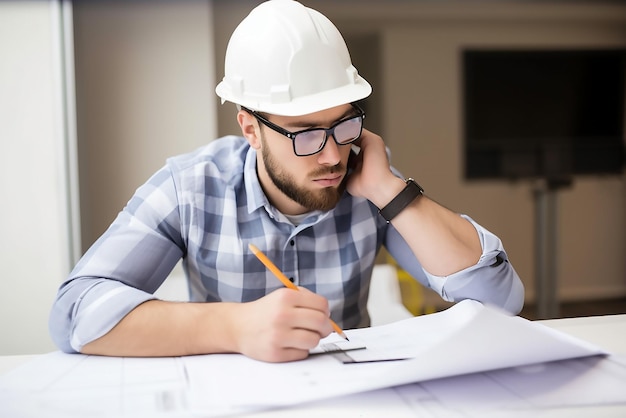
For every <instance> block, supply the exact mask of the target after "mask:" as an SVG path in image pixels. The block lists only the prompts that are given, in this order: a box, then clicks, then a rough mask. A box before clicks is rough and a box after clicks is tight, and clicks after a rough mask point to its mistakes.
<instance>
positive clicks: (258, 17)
mask: <svg viewBox="0 0 626 418" xmlns="http://www.w3.org/2000/svg"><path fill="white" fill-rule="evenodd" d="M224 67H225V68H224V72H225V76H224V79H223V80H222V81H221V82H220V83H219V84H218V86H217V87H216V89H215V92H216V93H217V95H218V96H219V97H221V98H222V103H224V102H225V101H229V102H233V103H235V104H239V105H242V106H244V107H247V108H250V109H253V110H258V111H261V112H267V113H270V114H275V115H283V116H298V115H305V114H309V113H313V112H317V111H320V110H324V109H329V108H331V107H335V106H339V105H342V104H346V103H351V102H355V101H357V100H360V99H363V98H365V97H367V96H369V95H370V93H371V92H372V87H371V86H370V85H369V83H368V82H367V81H366V80H365V79H364V78H363V77H361V76H359V74H358V72H357V70H356V68H354V66H353V65H352V62H351V60H350V54H349V52H348V48H347V47H346V43H345V41H344V40H343V37H342V36H341V34H340V33H339V31H338V30H337V28H336V27H335V25H333V23H332V22H331V21H330V20H328V18H326V17H325V16H324V15H322V14H321V13H319V12H318V11H316V10H313V9H310V8H308V7H305V6H303V5H302V4H300V3H298V2H297V1H294V0H270V1H267V2H265V3H262V4H260V5H259V6H257V7H256V8H255V9H254V10H252V12H250V14H249V15H248V16H247V17H246V18H245V19H244V20H243V21H242V22H241V23H240V24H239V26H238V27H237V28H236V29H235V31H234V32H233V34H232V36H231V38H230V41H229V42H228V48H227V50H226V59H225V66H224Z"/></svg>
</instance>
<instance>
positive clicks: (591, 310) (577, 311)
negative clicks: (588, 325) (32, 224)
mask: <svg viewBox="0 0 626 418" xmlns="http://www.w3.org/2000/svg"><path fill="white" fill-rule="evenodd" d="M613 314H626V298H616V299H603V300H596V301H581V302H564V303H561V306H560V308H559V318H572V317H576V316H596V315H613ZM520 316H522V317H524V318H527V319H537V315H536V310H535V306H534V305H532V304H527V305H525V306H524V308H523V309H522V312H521V313H520Z"/></svg>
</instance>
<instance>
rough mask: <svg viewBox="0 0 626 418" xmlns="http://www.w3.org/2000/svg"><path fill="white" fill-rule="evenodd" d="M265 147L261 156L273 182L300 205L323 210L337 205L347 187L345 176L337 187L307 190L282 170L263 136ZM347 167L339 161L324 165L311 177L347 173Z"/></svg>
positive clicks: (311, 209)
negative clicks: (330, 165)
mask: <svg viewBox="0 0 626 418" xmlns="http://www.w3.org/2000/svg"><path fill="white" fill-rule="evenodd" d="M262 142H263V147H262V148H261V156H262V157H263V163H264V164H265V170H266V171H267V174H268V176H269V178H270V180H272V183H274V185H275V186H276V187H277V188H278V189H279V190H280V191H281V192H282V193H283V194H285V195H286V196H287V197H289V198H290V199H291V200H293V201H294V202H296V203H298V204H299V205H300V206H303V207H305V208H306V209H307V210H309V211H314V210H321V211H328V210H331V209H332V208H334V207H335V206H337V203H338V202H339V199H340V198H341V195H342V194H343V192H344V190H345V189H346V177H344V178H343V180H342V181H341V184H340V185H339V186H337V187H326V188H323V189H316V190H307V189H305V188H302V187H300V186H298V185H297V184H296V182H295V180H294V178H293V176H292V175H290V174H288V173H286V172H285V171H284V170H282V168H281V166H280V164H279V163H278V162H277V161H276V159H275V158H274V156H273V155H272V154H271V153H270V151H269V147H268V146H267V144H266V142H265V140H264V138H262ZM345 171H346V167H345V165H344V164H343V163H341V162H340V163H339V164H337V165H335V166H332V167H323V168H320V169H319V170H316V171H315V172H313V173H311V177H320V176H323V175H325V174H334V173H345Z"/></svg>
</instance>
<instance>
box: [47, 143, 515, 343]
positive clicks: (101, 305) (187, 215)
mask: <svg viewBox="0 0 626 418" xmlns="http://www.w3.org/2000/svg"><path fill="white" fill-rule="evenodd" d="M468 219H469V218H468ZM470 221H471V219H470ZM472 223H473V224H474V225H475V227H476V228H477V230H478V232H479V236H480V239H481V243H482V245H483V256H482V257H481V260H480V261H479V262H478V264H477V265H475V266H473V267H470V268H468V269H466V270H463V271H462V272H459V273H455V274H454V275H452V276H448V277H436V276H432V275H430V274H428V273H427V272H425V271H424V270H423V269H422V268H421V266H420V264H419V262H418V261H417V259H416V258H415V257H414V256H413V254H412V252H411V251H410V250H409V248H408V246H407V245H406V243H405V242H404V240H403V239H402V238H401V237H400V235H399V234H398V232H397V231H396V230H395V229H394V228H393V227H392V226H391V225H388V224H387V223H386V222H385V221H384V220H383V219H382V217H381V216H380V215H379V214H378V209H377V208H376V207H375V206H374V205H373V204H372V203H370V202H369V201H368V200H366V199H363V198H356V197H352V196H350V195H349V194H348V193H344V195H343V197H342V198H341V200H340V202H339V204H338V205H337V206H336V207H335V208H334V209H332V210H330V211H328V212H319V211H318V212H312V213H310V214H309V215H308V216H307V217H306V218H305V219H304V220H303V221H302V222H301V223H300V224H299V225H298V226H294V225H293V224H292V223H291V222H290V221H289V220H288V219H287V218H286V217H285V216H284V215H283V214H282V213H280V212H279V211H278V210H276V208H274V207H273V206H272V205H271V204H270V203H269V202H268V200H267V197H266V196H265V194H264V193H263V190H262V188H261V186H260V183H259V180H258V178H257V175H256V151H255V150H254V149H252V148H250V147H249V145H248V143H247V142H246V141H245V139H244V138H241V137H235V136H228V137H224V138H221V139H218V140H216V141H213V142H211V143H209V144H208V145H206V146H204V147H203V148H201V149H199V150H197V151H195V152H192V153H190V154H186V155H182V156H178V157H174V158H170V159H168V161H167V164H166V165H165V167H163V168H162V169H161V170H159V171H158V172H157V173H156V174H154V175H153V176H152V177H151V178H150V179H149V180H148V182H147V183H146V184H144V185H143V186H141V187H140V188H139V189H138V190H137V191H136V193H135V195H134V196H133V197H132V198H131V200H130V201H129V202H128V205H127V206H126V207H125V208H124V210H123V211H122V212H120V214H119V215H118V217H117V218H116V219H115V221H114V222H113V224H112V225H111V226H110V227H109V229H108V230H107V231H106V232H105V233H104V234H103V236H102V237H101V238H100V239H99V240H98V241H96V243H94V245H93V246H92V247H91V248H90V249H89V251H88V252H87V253H86V254H85V255H84V256H83V257H82V259H81V260H80V261H79V263H78V264H77V265H76V267H75V268H74V270H73V271H72V272H71V274H70V277H69V278H68V280H67V281H66V282H65V283H64V284H63V285H62V286H61V288H60V290H59V293H58V295H57V300H56V301H55V303H54V306H53V309H52V313H51V316H50V330H51V334H52V337H53V340H54V341H55V342H56V344H57V345H58V346H59V347H60V348H61V349H62V350H64V351H67V352H72V351H80V349H81V348H82V346H83V345H85V344H86V343H88V342H90V341H93V340H94V339H96V338H98V337H100V336H102V335H104V334H105V333H107V332H108V331H109V330H110V329H111V328H112V327H113V326H115V324H117V323H118V322H119V321H120V320H121V319H122V318H123V317H124V316H125V315H126V314H127V313H128V312H130V311H131V310H132V309H133V308H135V307H136V306H137V305H139V304H140V303H143V302H145V301H147V300H150V299H154V298H155V297H154V296H153V294H152V293H154V291H156V289H157V288H158V287H159V286H160V285H161V284H162V282H163V281H164V280H165V279H166V277H167V276H168V274H169V273H170V272H171V270H172V269H173V267H174V266H175V265H176V263H177V262H178V261H179V260H180V259H181V257H182V258H183V268H184V270H185V273H186V275H187V278H188V282H189V294H190V300H191V301H196V302H218V301H228V302H247V301H252V300H255V299H258V298H260V297H262V296H264V295H266V294H267V293H269V292H272V291H273V290H275V289H278V288H280V287H282V285H281V283H280V282H279V281H278V280H277V279H276V278H275V277H274V276H273V275H272V273H271V272H269V271H268V270H267V269H266V268H265V267H264V265H263V264H262V263H261V262H259V260H258V259H257V258H256V257H255V256H254V255H253V254H252V253H251V252H250V251H249V250H248V244H249V243H252V244H254V245H256V246H257V247H258V248H259V249H261V250H262V251H263V252H264V253H265V254H266V255H267V256H268V257H269V258H270V259H271V260H272V261H274V263H275V264H276V265H277V266H278V267H279V268H280V269H281V270H282V271H283V272H284V273H285V274H286V275H287V276H288V277H290V278H293V281H294V283H295V284H297V285H298V286H302V287H306V288H308V289H310V290H312V291H314V292H316V293H318V294H320V295H323V296H324V297H326V298H327V299H328V301H329V304H330V308H331V317H332V318H333V319H334V320H335V321H336V322H337V323H338V324H339V325H340V326H342V327H343V328H345V329H349V328H355V327H362V326H367V325H368V324H369V316H368V314H367V309H366V304H367V298H368V294H369V282H370V276H371V273H372V268H373V264H374V260H375V257H376V254H377V252H378V250H379V249H380V247H381V246H382V245H385V246H386V247H387V249H388V250H389V252H390V253H391V254H392V255H393V256H394V257H395V258H396V260H397V261H398V262H399V263H400V264H401V265H402V266H404V267H405V268H406V269H407V270H408V271H409V272H410V273H411V274H412V275H413V277H415V278H417V279H418V280H419V281H420V282H421V283H422V284H424V285H425V286H427V287H430V288H433V289H434V290H436V291H437V292H438V293H439V294H441V295H442V297H443V298H444V299H446V300H450V301H452V300H461V299H465V298H472V299H477V300H480V301H483V302H490V303H495V304H497V305H499V306H502V307H504V308H506V309H509V310H511V311H516V310H517V311H519V309H521V304H522V301H523V287H522V285H521V282H520V280H519V278H518V277H517V274H516V273H515V271H514V270H513V268H512V267H511V266H510V264H509V263H508V262H505V263H499V264H498V263H496V264H497V266H495V264H494V260H496V256H498V255H499V256H500V257H501V258H504V259H506V254H505V253H504V250H503V248H502V244H501V242H500V240H499V239H498V238H497V237H496V236H494V235H493V234H491V233H489V232H488V231H486V230H485V229H484V228H482V227H480V226H479V225H477V224H476V223H475V222H473V221H472ZM492 265H493V267H490V266H492Z"/></svg>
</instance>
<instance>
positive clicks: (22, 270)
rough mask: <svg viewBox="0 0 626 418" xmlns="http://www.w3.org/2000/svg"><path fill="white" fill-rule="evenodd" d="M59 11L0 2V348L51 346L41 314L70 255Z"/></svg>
mask: <svg viewBox="0 0 626 418" xmlns="http://www.w3.org/2000/svg"><path fill="white" fill-rule="evenodd" d="M61 14H62V6H61V5H59V3H58V2H56V1H38V2H35V1H29V2H21V1H14V2H0V57H1V58H0V59H1V61H0V150H1V151H0V196H2V197H1V201H2V204H1V206H0V266H2V270H1V273H0V355H3V354H30V353H43V352H47V351H52V350H53V349H54V346H53V344H52V342H51V340H50V338H49V336H48V327H47V323H48V313H49V310H50V306H51V303H52V300H53V298H54V296H55V294H56V290H57V288H58V286H59V284H60V283H61V281H62V280H63V279H64V278H65V276H66V275H67V273H68V271H69V269H70V266H71V265H72V264H73V262H74V255H75V254H74V251H73V245H75V244H77V243H76V242H75V241H73V235H74V234H73V232H72V222H73V221H75V219H71V217H72V215H71V208H72V204H71V201H70V190H71V188H72V187H71V179H70V177H69V173H70V171H71V170H70V168H71V167H73V165H72V163H71V161H68V159H69V158H70V157H69V153H68V150H71V149H72V146H71V144H69V143H68V142H67V141H68V139H69V138H70V137H71V129H68V128H67V127H68V125H67V124H66V123H67V117H68V114H67V112H66V111H65V103H66V102H65V101H64V94H65V87H66V85H65V84H64V82H63V80H64V72H63V62H64V55H63V53H62V51H63V49H62V39H63V38H62V36H61V33H62V23H61ZM70 84H71V80H70ZM70 87H71V86H70ZM70 106H71V100H70ZM70 113H71V112H70ZM74 232H77V231H74Z"/></svg>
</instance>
